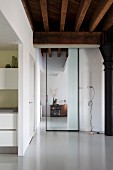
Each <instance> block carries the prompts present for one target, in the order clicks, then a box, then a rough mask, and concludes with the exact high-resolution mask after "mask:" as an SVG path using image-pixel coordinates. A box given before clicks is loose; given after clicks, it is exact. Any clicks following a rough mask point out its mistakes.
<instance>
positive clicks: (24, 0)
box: [21, 0, 34, 31]
mask: <svg viewBox="0 0 113 170" xmlns="http://www.w3.org/2000/svg"><path fill="white" fill-rule="evenodd" d="M21 1H22V4H23V6H24V9H25V12H26V14H27V17H28V20H29V23H30V25H31V28H32V30H33V31H34V24H33V17H32V14H31V10H30V7H29V4H28V2H27V1H26V0H21Z"/></svg>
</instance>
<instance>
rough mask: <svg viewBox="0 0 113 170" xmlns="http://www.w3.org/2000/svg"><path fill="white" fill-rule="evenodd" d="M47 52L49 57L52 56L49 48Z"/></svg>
mask: <svg viewBox="0 0 113 170" xmlns="http://www.w3.org/2000/svg"><path fill="white" fill-rule="evenodd" d="M48 54H49V57H52V52H51V48H48Z"/></svg>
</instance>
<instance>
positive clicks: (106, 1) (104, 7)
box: [89, 0, 113, 31]
mask: <svg viewBox="0 0 113 170" xmlns="http://www.w3.org/2000/svg"><path fill="white" fill-rule="evenodd" d="M112 3H113V0H102V1H100V3H99V4H98V7H97V9H96V10H95V12H94V15H93V16H92V19H91V22H90V28H89V30H90V31H94V30H95V28H96V27H97V25H98V24H99V22H100V21H101V19H102V18H103V17H104V15H105V14H106V12H107V11H108V9H109V8H110V6H111V5H112Z"/></svg>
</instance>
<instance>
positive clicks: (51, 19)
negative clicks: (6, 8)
mask: <svg viewBox="0 0 113 170" xmlns="http://www.w3.org/2000/svg"><path fill="white" fill-rule="evenodd" d="M22 2H23V5H24V8H25V10H26V13H27V16H28V19H29V21H30V24H31V27H32V29H33V31H34V39H36V38H35V33H37V32H38V35H39V34H40V36H39V37H40V39H41V35H42V34H41V33H42V32H46V34H47V36H48V43H49V33H50V32H57V33H58V32H68V33H69V32H71V33H72V32H74V34H75V35H76V36H77V35H78V32H83V35H84V32H88V34H89V35H88V36H90V39H92V32H103V31H108V30H109V29H110V28H112V25H113V0H22ZM57 35H58V34H57ZM64 35H65V34H63V36H64ZM80 35H81V39H82V37H83V36H82V34H80ZM95 35H96V34H95ZM36 37H37V36H36ZM39 37H37V38H39ZM57 39H58V36H57ZM34 42H35V43H36V44H37V41H36V40H35V41H34ZM81 42H82V41H81ZM35 43H34V44H35ZM55 43H56V42H55ZM58 43H60V42H58ZM58 43H56V44H58ZM73 43H74V42H73ZM75 43H77V40H76V42H75ZM83 43H84V39H83ZM86 43H87V41H86ZM88 43H89V42H88ZM91 43H92V44H93V43H94V42H93V40H92V42H91ZM91 43H90V44H91ZM48 51H49V53H51V49H49V50H48Z"/></svg>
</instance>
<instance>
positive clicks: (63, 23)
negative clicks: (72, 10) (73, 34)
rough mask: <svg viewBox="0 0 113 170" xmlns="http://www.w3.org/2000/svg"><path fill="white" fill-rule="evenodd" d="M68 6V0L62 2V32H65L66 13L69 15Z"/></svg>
mask: <svg viewBox="0 0 113 170" xmlns="http://www.w3.org/2000/svg"><path fill="white" fill-rule="evenodd" d="M67 6H68V0H62V7H61V20H60V31H64V26H65V20H66V13H67Z"/></svg>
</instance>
